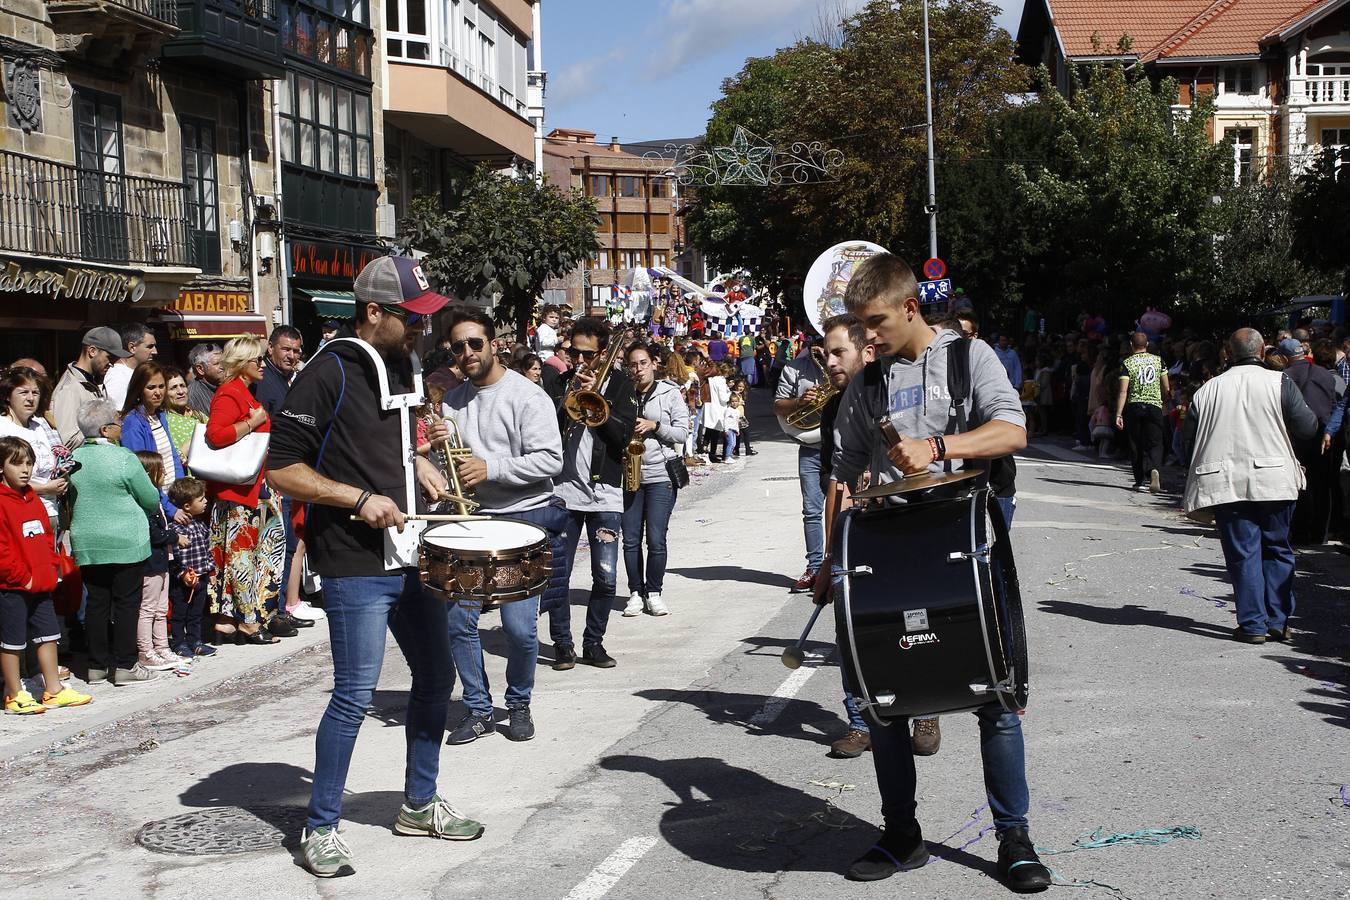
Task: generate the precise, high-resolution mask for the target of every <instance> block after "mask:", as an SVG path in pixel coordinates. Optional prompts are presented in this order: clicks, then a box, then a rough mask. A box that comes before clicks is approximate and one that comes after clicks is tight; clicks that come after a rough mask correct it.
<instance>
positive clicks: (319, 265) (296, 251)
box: [289, 241, 384, 284]
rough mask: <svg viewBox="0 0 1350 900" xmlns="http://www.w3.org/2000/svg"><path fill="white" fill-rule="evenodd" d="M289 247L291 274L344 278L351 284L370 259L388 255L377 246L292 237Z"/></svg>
mask: <svg viewBox="0 0 1350 900" xmlns="http://www.w3.org/2000/svg"><path fill="white" fill-rule="evenodd" d="M289 249H290V264H291V277H293V278H308V279H317V280H320V281H325V280H326V281H343V282H346V283H348V284H350V283H351V282H353V281H355V280H356V276H357V275H359V274H361V270H362V269H363V268H365V266H366V263H368V262H370V261H371V260H372V259H375V258H376V257H378V256H383V255H384V253H383V251H382V250H380V249H379V248H376V247H358V246H355V245H353V244H334V243H330V242H328V241H291V243H290V248H289Z"/></svg>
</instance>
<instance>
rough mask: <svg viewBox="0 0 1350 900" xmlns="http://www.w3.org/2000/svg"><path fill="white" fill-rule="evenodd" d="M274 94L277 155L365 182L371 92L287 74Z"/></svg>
mask: <svg viewBox="0 0 1350 900" xmlns="http://www.w3.org/2000/svg"><path fill="white" fill-rule="evenodd" d="M283 93H285V94H286V96H284V97H282V96H278V98H277V112H278V113H279V114H280V116H281V142H282V146H281V158H282V159H283V160H285V161H287V162H293V163H297V164H299V165H301V166H305V167H306V168H311V169H316V170H318V171H320V172H328V173H331V174H335V175H345V176H347V177H349V178H360V179H362V180H367V181H368V180H370V179H371V177H372V175H373V172H374V168H375V161H374V159H373V158H372V155H371V154H372V143H371V123H370V95H369V94H363V93H360V92H358V91H354V90H351V89H350V88H346V87H342V86H339V85H337V84H334V83H333V82H330V81H324V80H323V79H317V78H312V77H310V76H308V75H301V74H299V73H297V72H288V73H287V83H286V88H285V89H284V90H283Z"/></svg>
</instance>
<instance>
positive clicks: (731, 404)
mask: <svg viewBox="0 0 1350 900" xmlns="http://www.w3.org/2000/svg"><path fill="white" fill-rule="evenodd" d="M744 418H745V394H743V393H742V392H741V391H740V390H734V391H732V392H731V399H730V400H728V401H727V411H726V415H725V417H724V418H723V419H722V430H723V431H725V432H726V435H727V437H726V449H725V450H723V451H722V459H724V460H725V459H729V458H730V457H731V455H732V453H733V452H734V451H735V450H736V437H737V435H739V433H740V430H741V421H742V419H744Z"/></svg>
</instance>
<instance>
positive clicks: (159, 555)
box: [145, 509, 178, 575]
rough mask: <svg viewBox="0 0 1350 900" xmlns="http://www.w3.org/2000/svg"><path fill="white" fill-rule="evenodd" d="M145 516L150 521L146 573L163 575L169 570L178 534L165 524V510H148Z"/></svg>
mask: <svg viewBox="0 0 1350 900" xmlns="http://www.w3.org/2000/svg"><path fill="white" fill-rule="evenodd" d="M145 518H146V520H147V521H148V522H149V523H150V558H149V559H147V560H146V561H145V574H146V575H163V574H164V573H165V572H167V571H169V560H170V559H171V557H172V555H173V548H174V547H176V546H177V545H178V535H176V534H174V533H173V531H172V530H171V529H170V528H169V526H168V525H167V524H165V522H164V513H163V511H161V510H158V509H157V510H155V511H154V512H147V513H146V514H145Z"/></svg>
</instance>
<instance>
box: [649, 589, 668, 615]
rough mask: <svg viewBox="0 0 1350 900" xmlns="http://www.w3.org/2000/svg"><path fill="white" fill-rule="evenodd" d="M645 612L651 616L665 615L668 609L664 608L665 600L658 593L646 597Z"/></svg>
mask: <svg viewBox="0 0 1350 900" xmlns="http://www.w3.org/2000/svg"><path fill="white" fill-rule="evenodd" d="M647 612H648V613H650V614H651V615H653V616H666V615H669V614H670V610H669V609H667V608H666V601H664V600H662V599H661V595H660V594H652V595H651V596H650V597H648V598H647Z"/></svg>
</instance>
